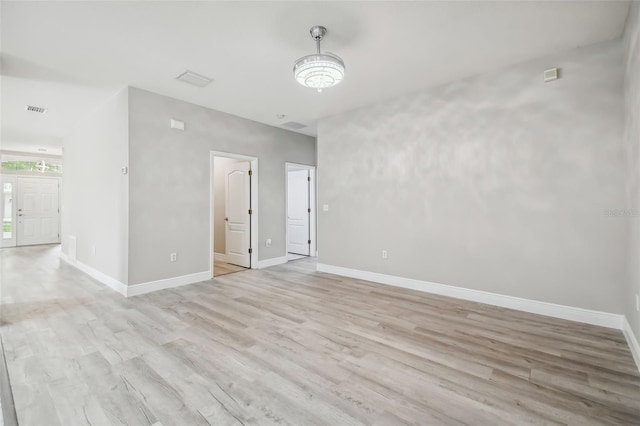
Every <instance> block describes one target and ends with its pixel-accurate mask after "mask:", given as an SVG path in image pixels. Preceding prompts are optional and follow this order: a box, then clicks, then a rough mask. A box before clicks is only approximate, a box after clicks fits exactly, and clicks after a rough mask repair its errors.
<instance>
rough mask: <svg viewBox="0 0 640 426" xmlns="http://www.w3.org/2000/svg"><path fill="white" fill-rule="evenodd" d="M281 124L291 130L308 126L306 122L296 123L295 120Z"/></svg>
mask: <svg viewBox="0 0 640 426" xmlns="http://www.w3.org/2000/svg"><path fill="white" fill-rule="evenodd" d="M280 126H281V127H284V128H285V129H290V130H300V129H304V128H305V127H307V125H306V124H302V123H296V122H295V121H287V122H286V123H284V124H281V125H280Z"/></svg>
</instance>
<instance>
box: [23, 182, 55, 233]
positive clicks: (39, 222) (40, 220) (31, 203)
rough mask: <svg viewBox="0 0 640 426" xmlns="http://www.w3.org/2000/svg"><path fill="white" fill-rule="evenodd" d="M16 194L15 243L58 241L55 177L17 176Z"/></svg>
mask: <svg viewBox="0 0 640 426" xmlns="http://www.w3.org/2000/svg"><path fill="white" fill-rule="evenodd" d="M17 195H18V202H17V206H16V208H17V216H18V217H17V222H18V226H17V229H16V231H17V245H18V246H25V245H33V244H50V243H58V242H60V233H59V226H60V204H59V200H60V184H59V180H58V179H56V178H40V177H33V178H32V177H19V178H18V194H17Z"/></svg>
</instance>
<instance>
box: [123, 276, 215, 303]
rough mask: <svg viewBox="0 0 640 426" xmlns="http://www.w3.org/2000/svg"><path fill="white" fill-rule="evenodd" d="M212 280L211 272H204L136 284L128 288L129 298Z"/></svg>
mask: <svg viewBox="0 0 640 426" xmlns="http://www.w3.org/2000/svg"><path fill="white" fill-rule="evenodd" d="M210 279H211V271H203V272H196V273H195V274H189V275H181V276H179V277H172V278H165V279H163V280H157V281H149V282H146V283H140V284H134V285H130V286H128V287H127V297H129V296H137V295H139V294H145V293H150V292H152V291H157V290H164V289H166V288H173V287H180V286H183V285H187V284H194V283H199V282H202V281H208V280H210Z"/></svg>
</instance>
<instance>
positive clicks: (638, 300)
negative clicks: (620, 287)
mask: <svg viewBox="0 0 640 426" xmlns="http://www.w3.org/2000/svg"><path fill="white" fill-rule="evenodd" d="M636 311H638V312H640V296H638V295H637V294H636Z"/></svg>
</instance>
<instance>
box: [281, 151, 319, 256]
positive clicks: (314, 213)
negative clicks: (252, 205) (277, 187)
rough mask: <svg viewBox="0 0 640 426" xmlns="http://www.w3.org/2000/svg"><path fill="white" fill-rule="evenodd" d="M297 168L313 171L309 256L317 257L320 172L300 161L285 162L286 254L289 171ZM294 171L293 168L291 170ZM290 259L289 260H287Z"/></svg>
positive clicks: (285, 250) (285, 243)
mask: <svg viewBox="0 0 640 426" xmlns="http://www.w3.org/2000/svg"><path fill="white" fill-rule="evenodd" d="M291 169H295V170H309V171H311V173H310V175H311V184H310V185H309V190H310V191H311V194H309V195H310V197H309V198H310V200H311V202H310V204H311V206H310V208H311V216H310V218H309V235H310V237H309V239H310V240H311V244H310V247H309V256H311V257H316V256H317V255H318V189H317V188H318V174H317V172H316V166H311V165H309V164H300V163H291V162H285V163H284V235H285V240H284V255H285V257H287V255H288V254H289V221H288V219H289V218H288V213H289V171H290V170H291ZM291 171H293V170H291ZM287 261H288V260H287Z"/></svg>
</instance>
